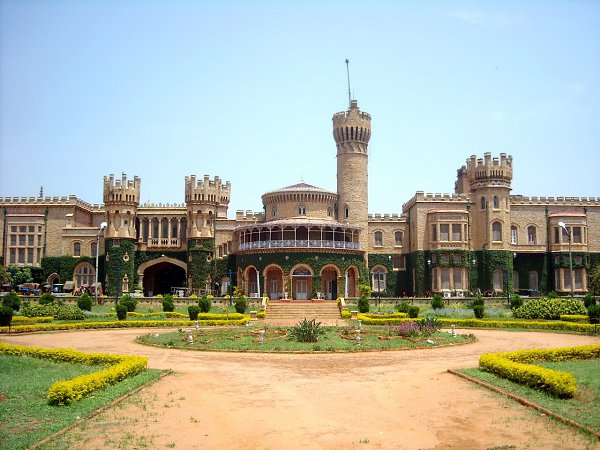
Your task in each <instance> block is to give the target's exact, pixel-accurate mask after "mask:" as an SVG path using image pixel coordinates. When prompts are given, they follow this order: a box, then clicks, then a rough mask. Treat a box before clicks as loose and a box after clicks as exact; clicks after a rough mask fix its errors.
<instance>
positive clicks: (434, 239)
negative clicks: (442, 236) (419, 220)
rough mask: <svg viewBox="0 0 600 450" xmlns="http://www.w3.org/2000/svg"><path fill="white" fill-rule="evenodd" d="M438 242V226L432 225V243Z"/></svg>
mask: <svg viewBox="0 0 600 450" xmlns="http://www.w3.org/2000/svg"><path fill="white" fill-rule="evenodd" d="M435 241H437V225H435V224H434V225H431V242H435Z"/></svg>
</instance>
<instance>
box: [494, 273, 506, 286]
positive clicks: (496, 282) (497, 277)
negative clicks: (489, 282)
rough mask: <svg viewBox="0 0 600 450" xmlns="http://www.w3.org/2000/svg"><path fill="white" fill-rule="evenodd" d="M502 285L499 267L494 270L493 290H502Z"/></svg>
mask: <svg viewBox="0 0 600 450" xmlns="http://www.w3.org/2000/svg"><path fill="white" fill-rule="evenodd" d="M503 286H504V283H503V280H502V271H501V270H500V269H496V270H494V290H495V291H502V290H504V288H503Z"/></svg>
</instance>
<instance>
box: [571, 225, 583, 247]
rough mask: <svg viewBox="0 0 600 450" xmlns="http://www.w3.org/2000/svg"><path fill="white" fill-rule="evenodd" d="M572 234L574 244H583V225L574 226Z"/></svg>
mask: <svg viewBox="0 0 600 450" xmlns="http://www.w3.org/2000/svg"><path fill="white" fill-rule="evenodd" d="M571 233H572V234H571V236H572V238H573V241H572V242H573V243H574V244H581V243H582V242H583V241H582V239H581V227H573V228H571Z"/></svg>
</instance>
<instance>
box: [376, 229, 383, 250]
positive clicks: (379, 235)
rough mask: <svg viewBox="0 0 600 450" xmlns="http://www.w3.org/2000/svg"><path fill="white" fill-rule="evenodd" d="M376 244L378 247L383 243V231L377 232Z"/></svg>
mask: <svg viewBox="0 0 600 450" xmlns="http://www.w3.org/2000/svg"><path fill="white" fill-rule="evenodd" d="M375 245H376V246H378V247H381V246H382V245H383V233H382V232H381V231H376V232H375Z"/></svg>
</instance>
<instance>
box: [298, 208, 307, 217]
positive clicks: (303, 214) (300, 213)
mask: <svg viewBox="0 0 600 450" xmlns="http://www.w3.org/2000/svg"><path fill="white" fill-rule="evenodd" d="M298 215H299V216H305V215H306V206H304V205H300V206H298Z"/></svg>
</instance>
